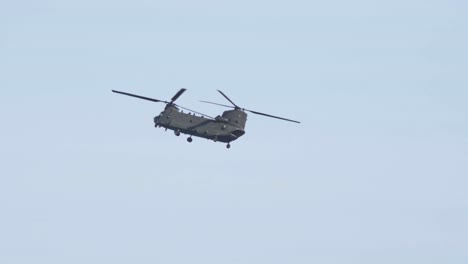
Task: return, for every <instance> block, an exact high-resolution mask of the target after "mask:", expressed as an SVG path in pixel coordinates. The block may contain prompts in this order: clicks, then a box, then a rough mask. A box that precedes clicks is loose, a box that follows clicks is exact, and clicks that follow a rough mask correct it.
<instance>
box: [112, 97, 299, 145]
mask: <svg viewBox="0 0 468 264" xmlns="http://www.w3.org/2000/svg"><path fill="white" fill-rule="evenodd" d="M186 90H187V89H185V88H182V89H180V90H179V91H178V92H177V93H176V94H175V95H174V97H172V99H171V101H169V102H168V101H163V100H158V99H154V98H150V97H145V96H140V95H136V94H131V93H126V92H120V91H116V90H112V92H114V93H117V94H123V95H127V96H131V97H136V98H139V99H143V100H147V101H151V102H156V103H164V104H166V107H165V108H164V111H162V112H161V114H160V115H158V116H156V117H155V118H154V126H155V127H163V128H165V129H166V130H168V129H170V130H173V131H174V134H175V135H176V136H180V135H181V134H187V135H189V137H188V138H187V141H188V142H192V140H193V139H192V136H194V137H200V138H206V139H208V140H213V141H214V142H223V143H227V145H226V147H227V148H228V149H229V148H231V144H230V143H231V142H233V141H235V140H237V139H238V138H240V137H241V136H243V135H244V134H245V124H246V122H247V113H246V112H250V113H253V114H256V115H262V116H267V117H272V118H276V119H280V120H284V121H289V122H294V123H300V122H299V121H295V120H291V119H287V118H283V117H279V116H274V115H269V114H265V113H261V112H257V111H253V110H248V109H245V108H241V107H239V106H238V105H236V104H235V103H234V102H233V101H232V100H231V99H229V97H227V95H225V94H224V93H223V92H222V91H220V90H218V92H219V93H220V94H221V95H222V96H224V98H226V99H227V100H228V101H229V102H230V103H231V104H232V106H231V105H224V104H218V103H212V102H208V101H201V102H203V103H208V104H214V105H218V106H223V107H228V108H233V110H228V111H225V112H224V113H223V114H222V115H218V116H217V117H215V118H213V117H210V116H208V115H205V114H202V113H199V112H197V111H193V110H190V109H188V108H185V107H182V106H180V105H177V104H175V103H174V102H175V101H176V100H177V99H178V98H179V97H180V96H181V95H182V94H183V93H184V92H185V91H186ZM180 109H184V110H187V111H189V112H188V113H184V112H183V110H180ZM196 114H198V115H200V116H197V115H196Z"/></svg>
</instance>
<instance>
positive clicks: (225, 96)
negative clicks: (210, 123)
mask: <svg viewBox="0 0 468 264" xmlns="http://www.w3.org/2000/svg"><path fill="white" fill-rule="evenodd" d="M218 92H219V93H220V94H221V95H222V96H224V98H226V99H227V100H228V101H229V102H230V103H231V104H232V105H234V106H235V107H236V108H240V107H239V106H237V105H236V104H235V103H234V102H233V101H232V100H231V99H229V97H227V95H225V94H224V93H223V92H221V91H220V90H218Z"/></svg>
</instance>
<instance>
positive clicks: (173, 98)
mask: <svg viewBox="0 0 468 264" xmlns="http://www.w3.org/2000/svg"><path fill="white" fill-rule="evenodd" d="M185 91H187V89H185V88H182V89H180V90H179V91H178V92H177V93H176V94H175V95H174V97H172V99H171V103H173V102H175V101H176V100H177V99H178V98H179V97H180V96H181V95H182V94H183V93H185Z"/></svg>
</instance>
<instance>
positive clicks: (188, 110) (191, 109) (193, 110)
mask: <svg viewBox="0 0 468 264" xmlns="http://www.w3.org/2000/svg"><path fill="white" fill-rule="evenodd" d="M175 106H177V107H179V108H182V109H184V110H187V111H190V112H193V113H195V114H199V115H201V116H205V117H209V118H211V119H214V117H211V116H209V115H205V114H203V113H200V112H197V111H194V110H192V109H189V108H186V107H182V106H180V105H175Z"/></svg>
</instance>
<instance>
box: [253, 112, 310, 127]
mask: <svg viewBox="0 0 468 264" xmlns="http://www.w3.org/2000/svg"><path fill="white" fill-rule="evenodd" d="M245 111H249V112H251V113H254V114H257V115H262V116H268V117H272V118H276V119H281V120H284V121H289V122H294V123H298V124H300V123H301V122H299V121H296V120H291V119H287V118H283V117H279V116H274V115H269V114H265V113H260V112H257V111H252V110H247V109H245Z"/></svg>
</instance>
